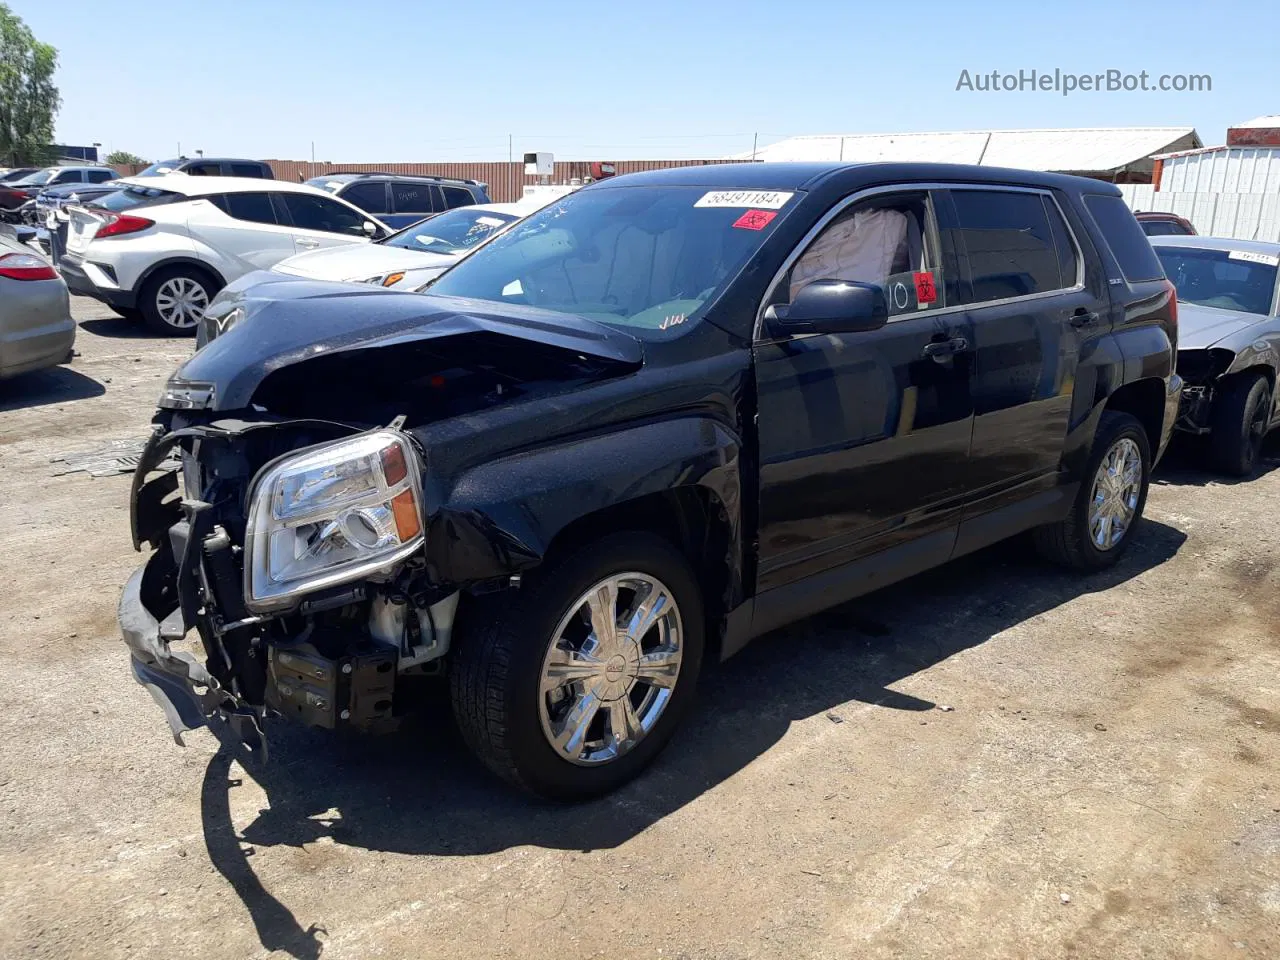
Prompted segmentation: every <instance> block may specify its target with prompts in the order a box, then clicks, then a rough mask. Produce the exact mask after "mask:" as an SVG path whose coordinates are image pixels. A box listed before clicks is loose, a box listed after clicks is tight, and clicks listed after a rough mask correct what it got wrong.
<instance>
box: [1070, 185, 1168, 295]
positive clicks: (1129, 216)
mask: <svg viewBox="0 0 1280 960" xmlns="http://www.w3.org/2000/svg"><path fill="white" fill-rule="evenodd" d="M1084 204H1085V206H1086V207H1088V208H1089V213H1090V215H1091V216H1092V217H1093V221H1094V223H1096V224H1097V225H1098V229H1099V230H1100V231H1102V236H1103V239H1105V240H1106V242H1107V246H1108V247H1110V248H1111V252H1112V254H1114V255H1115V258H1116V263H1117V264H1118V265H1119V266H1120V272H1121V273H1122V274H1124V278H1125V279H1126V280H1128V281H1129V282H1130V283H1138V282H1140V281H1143V280H1159V279H1160V278H1161V277H1163V276H1164V269H1163V268H1162V267H1161V266H1160V258H1159V257H1157V256H1156V252H1155V251H1154V250H1152V249H1151V242H1150V241H1149V240H1147V235H1146V234H1145V233H1143V232H1142V228H1141V227H1140V226H1138V221H1137V220H1135V219H1134V218H1133V213H1132V212H1131V211H1130V210H1129V208H1128V206H1126V205H1125V202H1124V200H1123V199H1121V198H1120V197H1104V196H1101V195H1098V194H1092V195H1089V196H1086V197H1085V198H1084Z"/></svg>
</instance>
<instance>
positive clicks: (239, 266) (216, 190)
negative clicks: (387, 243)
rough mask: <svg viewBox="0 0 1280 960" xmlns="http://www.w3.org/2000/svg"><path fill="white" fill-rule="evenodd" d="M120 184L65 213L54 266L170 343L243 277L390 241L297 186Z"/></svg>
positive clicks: (365, 219) (232, 180)
mask: <svg viewBox="0 0 1280 960" xmlns="http://www.w3.org/2000/svg"><path fill="white" fill-rule="evenodd" d="M119 183H120V185H121V187H122V189H121V190H120V191H119V192H117V193H112V194H108V195H107V196H105V197H102V198H101V199H99V200H97V201H95V202H94V203H93V204H92V205H88V206H78V207H71V208H70V210H69V214H70V223H69V224H68V230H67V249H66V253H65V254H64V255H63V256H62V258H61V260H60V261H59V263H58V267H59V269H60V270H61V272H62V276H63V279H65V280H66V282H67V286H68V287H69V288H70V289H71V291H72V292H73V293H79V294H82V295H84V296H89V297H94V298H95V299H98V300H101V301H102V302H103V303H106V304H107V305H108V306H110V307H111V308H112V309H113V310H115V311H116V312H117V313H119V314H120V315H121V316H123V317H130V318H132V317H139V318H141V319H142V320H145V321H146V323H147V325H148V326H150V327H151V328H152V329H153V330H156V331H157V332H160V333H166V334H170V335H175V334H176V335H185V336H191V335H194V334H195V332H196V328H197V326H198V325H199V323H200V319H201V318H202V317H203V316H204V310H205V308H206V307H207V306H208V305H209V301H210V300H211V299H213V296H214V294H216V293H217V292H218V291H219V290H221V289H222V288H223V287H224V286H225V285H226V284H228V283H230V282H231V281H233V280H237V279H239V278H240V277H241V276H243V275H244V274H246V273H249V272H251V271H253V270H265V269H268V268H270V267H272V266H274V265H275V264H276V263H278V262H279V261H281V260H283V259H284V258H285V257H291V256H293V255H294V254H295V253H302V252H305V251H309V250H317V249H321V248H324V247H338V246H344V245H348V244H353V243H368V242H369V241H370V240H373V239H380V238H382V237H385V236H388V235H389V234H390V233H391V231H390V230H389V229H388V228H387V227H386V226H385V225H384V224H382V223H381V222H379V221H378V220H375V219H374V218H373V217H371V216H369V215H368V214H367V213H365V212H364V211H363V210H361V209H360V208H358V207H355V206H353V205H352V204H350V203H347V202H346V201H345V200H340V199H338V198H336V197H332V196H330V195H329V194H327V193H325V192H324V191H322V190H317V189H315V188H314V187H308V186H305V185H304V184H300V183H297V184H295V183H287V182H282V181H279V180H251V179H247V178H244V177H191V176H187V175H185V174H178V173H174V174H170V175H168V176H167V177H165V178H164V179H163V180H162V181H159V182H157V179H156V178H154V177H147V178H135V177H128V178H125V179H122V180H120V181H119Z"/></svg>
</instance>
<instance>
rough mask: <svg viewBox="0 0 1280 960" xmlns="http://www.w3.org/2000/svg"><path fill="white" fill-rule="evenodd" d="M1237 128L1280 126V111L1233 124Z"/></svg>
mask: <svg viewBox="0 0 1280 960" xmlns="http://www.w3.org/2000/svg"><path fill="white" fill-rule="evenodd" d="M1231 126H1232V127H1235V128H1237V129H1242V130H1243V129H1250V128H1257V127H1262V128H1263V129H1266V128H1268V127H1280V113H1272V114H1268V115H1267V116H1265V117H1254V118H1253V119H1252V120H1246V121H1245V122H1244V123H1233V124H1232V125H1231Z"/></svg>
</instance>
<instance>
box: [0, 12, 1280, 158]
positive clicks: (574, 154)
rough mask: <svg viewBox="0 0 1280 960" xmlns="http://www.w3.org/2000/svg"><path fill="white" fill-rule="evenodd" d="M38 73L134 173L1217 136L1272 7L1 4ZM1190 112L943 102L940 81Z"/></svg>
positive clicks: (1256, 82)
mask: <svg viewBox="0 0 1280 960" xmlns="http://www.w3.org/2000/svg"><path fill="white" fill-rule="evenodd" d="M5 2H8V4H9V5H10V7H11V8H12V9H13V10H14V12H15V13H17V14H18V15H19V16H21V17H22V18H23V19H25V20H26V22H27V24H28V25H29V26H30V27H31V29H32V30H33V31H34V32H35V34H36V36H37V37H38V38H39V39H41V40H43V41H45V42H47V43H51V44H53V45H54V46H55V47H56V48H57V49H58V51H59V68H58V74H57V83H58V86H59V88H60V90H61V92H62V100H63V103H62V108H61V111H60V112H59V114H58V119H57V137H58V139H59V142H62V143H71V144H83V145H88V144H92V143H94V142H99V143H102V144H103V149H104V151H106V150H110V149H123V150H129V151H131V152H133V153H136V154H138V155H140V156H141V157H143V158H144V159H147V160H156V159H164V158H167V157H171V156H173V155H175V154H176V153H177V152H178V150H179V145H181V150H182V152H183V153H184V154H187V155H192V156H194V154H195V151H196V150H197V149H200V150H203V151H204V152H205V154H206V155H209V156H214V155H222V156H244V157H254V158H259V159H294V160H307V159H310V158H311V156H312V144H313V143H314V149H315V159H317V160H319V161H329V162H333V163H342V162H349V163H362V162H365V163H367V162H380V161H381V162H387V163H392V162H415V161H416V162H431V161H460V160H505V159H507V156H508V150H509V148H510V149H513V150H514V152H515V156H516V157H517V158H519V157H520V155H521V154H522V153H523V152H524V151H533V150H547V151H551V152H552V153H554V154H555V155H556V157H557V159H564V160H628V159H641V158H659V159H660V158H668V159H674V158H683V157H698V158H713V157H723V156H728V155H731V154H735V153H741V152H744V151H747V152H749V151H750V150H751V149H752V145H753V142H754V141H755V140H756V139H757V138H758V142H759V144H760V145H764V144H767V143H772V142H775V141H778V140H782V139H784V138H786V137H788V136H795V135H802V134H830V133H896V132H913V131H932V130H985V129H1016V128H1025V127H1037V128H1042V127H1089V126H1093V127H1099V126H1103V127H1105V126H1183V125H1185V126H1194V127H1195V128H1196V129H1197V130H1198V131H1199V133H1200V136H1201V139H1202V140H1203V141H1204V142H1205V143H1206V144H1215V143H1221V142H1222V141H1223V137H1224V134H1225V130H1226V127H1228V126H1229V125H1231V124H1233V123H1238V122H1241V121H1244V120H1247V119H1250V118H1252V117H1255V116H1258V115H1260V114H1271V113H1280V82H1278V81H1280V56H1277V55H1276V49H1275V44H1276V37H1277V36H1278V35H1280V30H1278V29H1277V28H1278V27H1280V5H1277V4H1276V3H1275V0H1259V2H1239V0H1229V2H1217V3H1213V4H1209V3H1204V2H1187V0H1164V2H1160V0H1143V2H1141V3H1132V4H1129V5H1126V4H1122V3H1118V2H1115V0H1111V2H1098V0H1076V2H1073V3H1072V4H1070V5H1065V6H1064V5H1062V4H1046V3H1040V4H1035V3H1031V2H1025V0H1024V2H1011V0H989V2H985V3H984V2H976V3H975V2H972V0H971V2H968V3H959V2H947V3H939V2H934V0H916V2H914V3H912V4H905V3H901V2H897V3H877V4H867V3H860V2H853V0H785V2H784V0H774V2H771V3H763V2H757V0H734V2H726V0H714V2H707V0H702V2H699V0H643V2H641V3H621V2H614V3H604V2H599V3H595V4H583V3H579V2H574V3H559V4H556V3H549V2H548V3H543V4H538V3H532V2H528V0H525V2H520V3H516V2H512V0H484V2H461V0H460V2H455V3H441V2H436V0H364V2H362V3H358V4H356V3H351V2H350V0H346V2H337V0H307V2H305V3H304V2H301V0H257V2H243V0H222V2H219V3H216V4H193V3H187V2H184V0H176V2H175V0H167V2H159V3H157V2H151V0H130V2H128V3H127V4H125V5H123V6H121V5H118V4H117V5H113V4H104V3H102V2H101V0H95V2H93V3H88V2H81V0H5ZM1055 68H1056V69H1059V70H1061V71H1064V72H1070V73H1076V74H1088V73H1094V72H1102V71H1105V70H1107V69H1117V70H1120V71H1122V72H1124V73H1133V74H1137V73H1138V72H1140V71H1142V70H1146V71H1148V72H1149V73H1150V74H1151V76H1152V78H1155V77H1158V76H1160V75H1161V74H1208V75H1210V76H1211V77H1212V91H1210V92H1182V93H1178V92H1153V91H1148V92H1139V91H1135V92H1080V91H1077V92H1075V93H1073V94H1072V95H1070V96H1066V97H1064V96H1062V95H1061V94H1059V93H1053V92H1031V91H1026V92H1012V93H1011V92H1004V91H1000V92H980V91H970V90H959V91H958V90H957V89H956V86H957V82H958V80H959V78H960V76H961V71H962V70H968V71H969V72H970V75H971V76H976V75H978V74H984V73H985V74H989V73H990V72H991V71H992V70H998V71H1000V72H1001V73H1014V74H1016V73H1017V72H1018V71H1019V70H1026V71H1030V70H1032V69H1036V70H1038V71H1041V72H1045V71H1048V72H1052V71H1053V70H1054V69H1055Z"/></svg>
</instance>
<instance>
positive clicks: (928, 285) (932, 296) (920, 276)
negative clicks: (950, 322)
mask: <svg viewBox="0 0 1280 960" xmlns="http://www.w3.org/2000/svg"><path fill="white" fill-rule="evenodd" d="M911 279H913V280H914V281H915V282H916V300H917V301H918V302H919V303H933V302H934V301H935V300H937V299H938V288H937V287H935V286H934V285H933V274H932V273H913V274H912V275H911Z"/></svg>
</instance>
